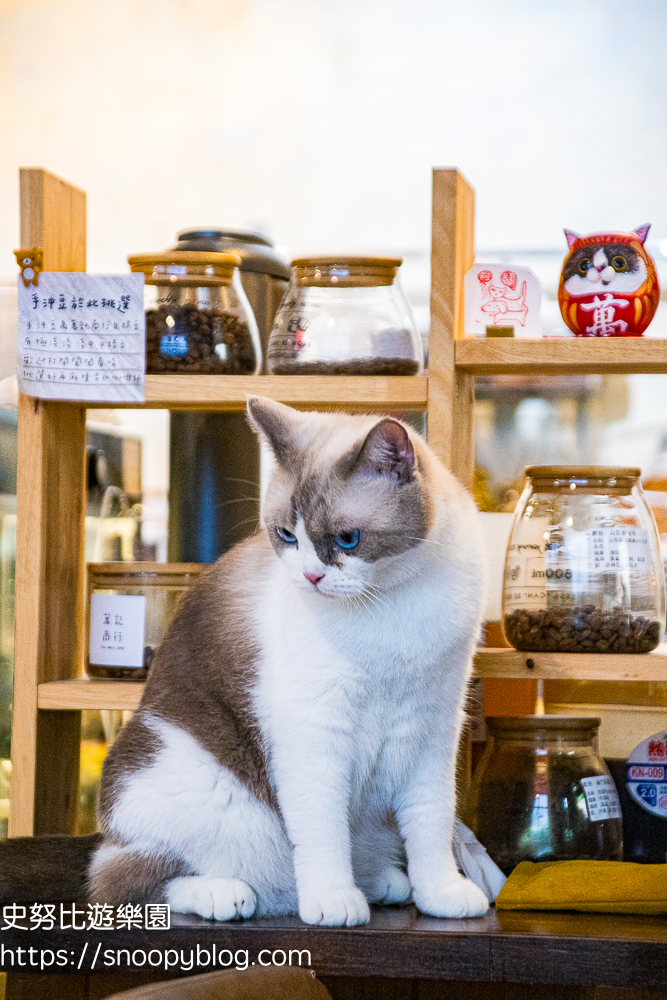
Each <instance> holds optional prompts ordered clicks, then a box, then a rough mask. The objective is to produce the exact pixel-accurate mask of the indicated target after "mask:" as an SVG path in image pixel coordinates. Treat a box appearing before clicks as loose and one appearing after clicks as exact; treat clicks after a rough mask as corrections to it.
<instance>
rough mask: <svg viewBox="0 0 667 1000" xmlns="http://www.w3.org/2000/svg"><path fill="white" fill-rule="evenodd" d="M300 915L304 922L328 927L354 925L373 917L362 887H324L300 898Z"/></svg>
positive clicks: (364, 922) (365, 922)
mask: <svg viewBox="0 0 667 1000" xmlns="http://www.w3.org/2000/svg"><path fill="white" fill-rule="evenodd" d="M299 916H300V917H301V919H302V920H303V922H304V924H324V925H326V926H327V927H343V926H345V927H354V926H355V925H356V924H367V923H368V921H369V920H370V919H371V911H370V910H369V908H368V903H367V902H366V897H365V896H364V894H363V892H362V891H361V889H357V888H356V887H355V886H350V887H349V888H345V889H323V890H322V891H321V892H315V893H309V894H308V895H304V896H301V897H300V898H299Z"/></svg>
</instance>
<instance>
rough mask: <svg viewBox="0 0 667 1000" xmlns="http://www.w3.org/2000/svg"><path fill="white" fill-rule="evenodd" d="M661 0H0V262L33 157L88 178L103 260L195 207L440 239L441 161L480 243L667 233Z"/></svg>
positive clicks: (240, 216)
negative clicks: (434, 225)
mask: <svg viewBox="0 0 667 1000" xmlns="http://www.w3.org/2000/svg"><path fill="white" fill-rule="evenodd" d="M666 43H667V3H665V0H557V2H554V0H466V2H460V0H410V2H409V3H408V2H405V0H113V2H109V0H0V136H1V137H2V138H1V140H0V274H2V273H5V274H9V273H12V271H13V269H14V261H13V258H12V257H11V251H12V249H13V248H14V247H15V246H16V241H17V238H18V233H17V230H18V220H17V186H16V185H17V182H16V171H17V167H18V166H19V165H40V166H46V167H49V168H50V169H52V170H54V171H55V172H57V173H60V174H61V175H62V176H64V177H66V178H68V179H69V180H72V181H74V182H76V183H78V184H80V185H81V186H83V187H84V188H85V189H86V190H87V191H88V194H89V269H90V270H93V271H111V272H113V271H121V270H124V268H125V256H126V254H127V253H130V252H132V251H138V250H150V249H158V248H162V247H164V246H165V245H167V244H168V243H169V242H170V241H171V240H172V238H173V234H174V232H175V231H176V230H177V229H179V228H181V227H183V226H187V225H192V224H199V223H205V222H208V223H211V222H213V223H217V224H219V223H225V224H231V225H240V226H261V227H263V228H265V229H266V230H267V231H268V232H269V233H270V234H271V235H272V236H273V237H274V238H275V239H276V241H277V242H278V243H279V244H282V245H284V246H285V247H286V248H288V250H293V251H299V252H301V251H309V250H318V251H335V250H345V249H358V250H359V249H363V250H384V251H389V250H397V251H399V252H400V251H407V250H415V251H426V250H427V248H428V243H429V224H430V218H429V214H430V168H431V166H432V165H434V164H456V165H458V166H459V167H460V168H461V169H462V170H463V171H464V173H465V174H466V175H467V176H468V177H469V179H470V180H471V181H472V182H473V184H474V185H475V186H476V188H477V192H478V202H477V220H478V222H477V242H478V245H479V246H481V247H488V248H493V247H498V248H508V247H524V248H526V247H561V246H562V247H564V240H563V237H562V227H563V226H564V225H565V226H568V227H571V228H573V229H578V230H582V231H591V230H595V229H599V228H603V227H610V226H618V227H622V228H633V227H635V226H637V225H639V224H640V223H643V222H645V221H652V222H653V223H654V230H653V232H652V234H651V235H652V236H653V237H658V238H665V237H667V196H666V190H667V189H666V185H665V180H666V179H667V178H666V176H665V174H666V171H665V165H666V162H665V161H666V156H665V154H666V152H667V141H666V140H667V122H666V120H665V110H664V109H665V106H666V103H665V97H666V91H667V73H666V72H665V59H664V54H665V51H666V47H667V45H666Z"/></svg>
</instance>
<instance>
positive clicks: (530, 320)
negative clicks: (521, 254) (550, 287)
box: [463, 264, 542, 337]
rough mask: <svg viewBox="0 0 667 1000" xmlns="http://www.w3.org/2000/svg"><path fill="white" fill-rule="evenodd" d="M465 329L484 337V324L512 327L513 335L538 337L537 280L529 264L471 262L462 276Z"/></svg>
mask: <svg viewBox="0 0 667 1000" xmlns="http://www.w3.org/2000/svg"><path fill="white" fill-rule="evenodd" d="M464 297H465V298H464V302H465V305H464V320H463V322H464V331H465V333H466V335H468V336H469V335H472V336H474V337H485V336H486V328H487V326H505V327H512V329H513V331H514V336H515V337H540V336H541V335H542V330H541V324H540V300H541V292H540V283H539V281H538V280H537V278H536V277H535V275H534V274H533V272H532V271H531V270H530V268H529V267H515V266H514V265H511V266H510V265H507V264H474V265H473V267H472V268H471V269H470V270H469V271H468V273H467V274H466V276H465V279H464Z"/></svg>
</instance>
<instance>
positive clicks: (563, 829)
mask: <svg viewBox="0 0 667 1000" xmlns="http://www.w3.org/2000/svg"><path fill="white" fill-rule="evenodd" d="M599 725H600V720H599V719H587V718H575V717H571V716H563V715H528V716H524V717H520V716H516V717H514V716H496V717H493V718H488V719H487V720H486V726H487V734H488V744H487V747H486V750H485V752H484V756H483V757H482V759H481V760H480V762H479V764H478V765H477V768H476V770H475V775H474V778H473V781H472V785H471V787H470V791H469V793H468V799H467V802H466V807H465V810H464V815H463V819H464V822H465V823H467V824H468V826H469V827H470V829H471V830H472V831H473V833H474V834H475V836H476V837H477V838H478V840H479V841H480V842H481V843H482V844H483V845H484V847H485V848H486V849H487V851H488V852H489V855H490V856H491V857H492V858H493V860H494V861H495V863H496V864H497V865H498V867H499V868H500V869H501V870H502V871H503V872H504V873H505V874H506V875H509V874H510V872H511V871H512V869H513V868H514V867H515V865H518V864H519V862H521V861H574V860H588V861H622V860H623V822H622V819H621V808H620V804H619V801H618V794H617V792H616V786H615V785H614V781H613V779H612V777H611V776H610V774H609V771H608V770H607V767H606V765H605V763H604V761H603V760H602V758H601V757H600V756H599V754H598V752H597V749H596V737H597V731H598V727H599Z"/></svg>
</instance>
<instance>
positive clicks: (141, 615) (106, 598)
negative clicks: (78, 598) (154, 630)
mask: <svg viewBox="0 0 667 1000" xmlns="http://www.w3.org/2000/svg"><path fill="white" fill-rule="evenodd" d="M145 625H146V598H145V597H140V596H138V595H137V596H125V597H119V596H116V595H115V594H93V595H92V596H91V598H90V648H89V651H88V657H89V662H90V663H95V664H98V665H99V666H104V667H143V665H144V633H145Z"/></svg>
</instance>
